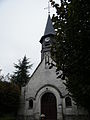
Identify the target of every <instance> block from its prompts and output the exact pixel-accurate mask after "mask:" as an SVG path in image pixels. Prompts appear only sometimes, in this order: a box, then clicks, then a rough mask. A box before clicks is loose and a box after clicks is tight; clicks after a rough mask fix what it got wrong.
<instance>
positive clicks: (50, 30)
mask: <svg viewBox="0 0 90 120" xmlns="http://www.w3.org/2000/svg"><path fill="white" fill-rule="evenodd" d="M51 35H53V36H54V35H55V30H54V27H53V25H52V21H51V18H50V15H48V19H47V24H46V28H45V32H44V35H43V36H42V37H41V40H40V43H42V41H43V38H45V37H47V36H51Z"/></svg>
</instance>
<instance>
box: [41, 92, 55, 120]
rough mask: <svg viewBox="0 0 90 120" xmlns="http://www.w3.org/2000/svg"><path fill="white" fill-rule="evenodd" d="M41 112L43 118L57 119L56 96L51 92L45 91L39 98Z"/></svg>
mask: <svg viewBox="0 0 90 120" xmlns="http://www.w3.org/2000/svg"><path fill="white" fill-rule="evenodd" d="M41 114H44V115H45V120H57V107H56V97H55V96H54V94H52V93H49V92H48V93H45V94H44V95H43V96H42V98H41Z"/></svg>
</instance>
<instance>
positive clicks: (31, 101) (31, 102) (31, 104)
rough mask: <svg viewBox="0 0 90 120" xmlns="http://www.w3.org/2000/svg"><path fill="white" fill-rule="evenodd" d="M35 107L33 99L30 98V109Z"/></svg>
mask: <svg viewBox="0 0 90 120" xmlns="http://www.w3.org/2000/svg"><path fill="white" fill-rule="evenodd" d="M32 108H33V100H32V99H31V100H29V109H32Z"/></svg>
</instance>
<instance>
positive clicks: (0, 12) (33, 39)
mask: <svg viewBox="0 0 90 120" xmlns="http://www.w3.org/2000/svg"><path fill="white" fill-rule="evenodd" d="M57 1H58V0H57ZM47 6H48V0H0V68H1V69H2V74H4V75H7V74H8V73H10V74H12V73H13V72H14V71H15V67H14V63H16V64H18V60H20V59H21V60H22V58H23V57H24V56H25V55H26V57H27V58H29V61H30V63H31V64H33V67H32V70H31V71H30V72H31V74H32V73H33V71H34V70H35V68H36V67H37V65H38V64H39V62H40V60H41V44H40V42H39V41H40V38H41V37H42V36H43V35H44V30H45V26H46V22H47V18H48V10H47V9H44V8H46V7H47ZM53 13H54V10H53V8H51V16H52V14H53Z"/></svg>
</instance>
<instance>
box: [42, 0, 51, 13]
mask: <svg viewBox="0 0 90 120" xmlns="http://www.w3.org/2000/svg"><path fill="white" fill-rule="evenodd" d="M50 8H51V7H50V2H49V1H48V7H46V8H44V9H48V14H50Z"/></svg>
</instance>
